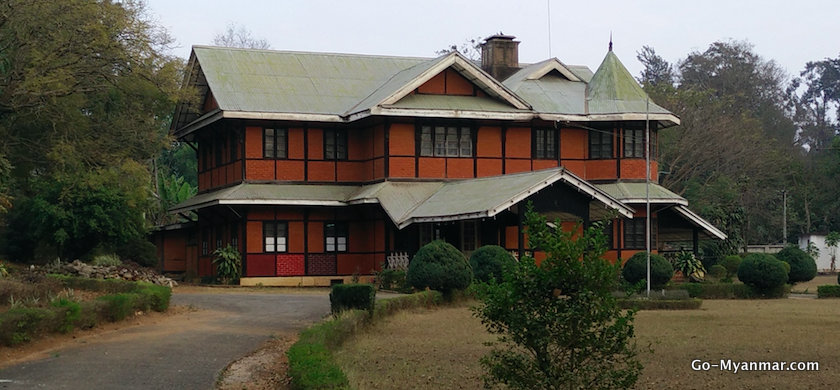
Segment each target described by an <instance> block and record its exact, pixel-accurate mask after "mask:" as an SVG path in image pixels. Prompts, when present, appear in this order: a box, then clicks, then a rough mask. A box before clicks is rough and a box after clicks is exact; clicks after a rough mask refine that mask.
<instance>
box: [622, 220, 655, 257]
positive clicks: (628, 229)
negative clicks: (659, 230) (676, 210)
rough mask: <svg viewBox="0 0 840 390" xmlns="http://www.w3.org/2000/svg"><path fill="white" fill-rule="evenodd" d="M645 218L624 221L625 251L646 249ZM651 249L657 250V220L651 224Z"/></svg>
mask: <svg viewBox="0 0 840 390" xmlns="http://www.w3.org/2000/svg"><path fill="white" fill-rule="evenodd" d="M645 221H646V219H645V218H633V219H626V220H624V248H625V249H646V248H645ZM650 247H651V249H655V248H656V220H655V219H652V220H651V223H650Z"/></svg>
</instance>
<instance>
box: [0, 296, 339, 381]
mask: <svg viewBox="0 0 840 390" xmlns="http://www.w3.org/2000/svg"><path fill="white" fill-rule="evenodd" d="M327 294H328V292H327V290H324V292H323V293H311V292H310V293H302V294H282V293H252V292H246V293H240V292H227V291H225V292H221V293H176V294H175V295H174V296H173V298H172V303H173V304H176V305H192V306H194V307H196V308H198V309H200V310H197V311H195V312H190V313H185V314H180V315H176V316H172V317H168V318H166V319H164V320H162V321H160V322H159V323H156V324H152V325H143V326H135V327H130V328H126V329H123V330H120V331H116V332H109V333H106V334H104V335H101V336H100V337H97V338H95V339H89V340H84V343H73V344H71V345H69V346H68V347H66V348H64V349H60V350H57V351H54V353H53V354H52V356H51V357H49V358H47V359H42V360H36V361H30V362H25V363H21V364H18V365H15V366H10V367H7V368H5V369H2V370H0V388H3V389H6V388H8V389H30V388H45V389H211V388H213V385H214V383H215V380H216V377H217V375H218V374H219V372H220V371H221V370H222V369H224V368H225V367H226V366H227V365H228V364H229V363H230V362H231V361H234V360H236V359H239V358H240V357H242V356H244V355H246V354H248V353H249V352H251V351H253V350H254V349H256V348H257V347H259V346H260V344H262V343H263V342H264V341H266V340H267V339H268V338H269V337H270V336H271V335H272V334H276V333H282V332H293V331H297V330H299V329H301V328H303V327H305V326H306V325H308V324H310V323H313V322H316V321H318V320H319V319H321V318H323V316H324V315H326V314H327V313H329V297H328V295H327Z"/></svg>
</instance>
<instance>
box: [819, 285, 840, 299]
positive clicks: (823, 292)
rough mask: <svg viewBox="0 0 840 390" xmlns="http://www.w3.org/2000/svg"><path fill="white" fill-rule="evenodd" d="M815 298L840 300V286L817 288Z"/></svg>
mask: <svg viewBox="0 0 840 390" xmlns="http://www.w3.org/2000/svg"><path fill="white" fill-rule="evenodd" d="M817 298H840V286H835V285H833V284H827V285H824V286H817Z"/></svg>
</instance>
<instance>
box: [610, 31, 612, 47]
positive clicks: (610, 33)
mask: <svg viewBox="0 0 840 390" xmlns="http://www.w3.org/2000/svg"><path fill="white" fill-rule="evenodd" d="M610 51H612V31H610Z"/></svg>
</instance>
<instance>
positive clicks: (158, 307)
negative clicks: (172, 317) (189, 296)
mask: <svg viewBox="0 0 840 390" xmlns="http://www.w3.org/2000/svg"><path fill="white" fill-rule="evenodd" d="M138 285H140V286H141V288H140V290H139V291H138V293H140V294H143V295H146V296H147V297H148V298H147V301H148V308H149V309H152V310H154V311H158V312H164V311H166V309H168V308H169V300H170V299H171V298H172V289H171V288H169V287H166V286H158V285H155V284H151V283H143V282H138Z"/></svg>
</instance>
